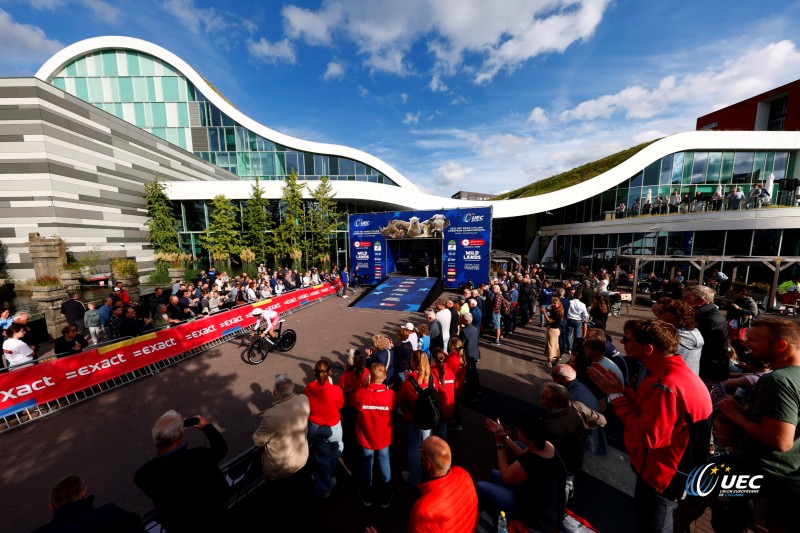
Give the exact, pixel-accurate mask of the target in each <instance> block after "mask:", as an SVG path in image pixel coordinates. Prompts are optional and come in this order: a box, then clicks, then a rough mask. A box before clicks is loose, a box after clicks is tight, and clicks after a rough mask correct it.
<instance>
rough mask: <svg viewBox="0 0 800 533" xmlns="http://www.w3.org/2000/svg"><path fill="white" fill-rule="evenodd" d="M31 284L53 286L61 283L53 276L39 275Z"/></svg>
mask: <svg viewBox="0 0 800 533" xmlns="http://www.w3.org/2000/svg"><path fill="white" fill-rule="evenodd" d="M33 285H34V287H54V286H57V285H61V280H60V279H58V278H57V277H55V276H39V277H38V278H36V281H34V282H33Z"/></svg>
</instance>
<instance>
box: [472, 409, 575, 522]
mask: <svg viewBox="0 0 800 533" xmlns="http://www.w3.org/2000/svg"><path fill="white" fill-rule="evenodd" d="M486 428H487V429H488V430H489V431H491V432H492V434H493V435H494V439H495V442H496V444H497V465H498V468H497V470H493V471H492V476H491V481H490V482H487V481H479V482H478V485H477V492H478V496H479V498H480V500H481V501H482V502H483V501H485V502H486V503H487V504H488V505H489V506H490V507H491V508H492V510H493V511H494V514H495V515H496V514H497V512H499V511H501V510H502V511H505V512H506V515H507V516H508V517H510V518H515V519H517V520H519V521H520V522H522V524H524V525H525V527H526V528H529V529H530V530H533V531H558V530H559V529H560V526H561V521H562V519H563V517H564V513H565V508H566V483H567V474H566V471H565V470H564V463H563V462H562V460H561V457H560V455H559V452H558V448H557V447H556V446H554V445H553V443H551V442H550V441H549V440H548V439H547V430H546V429H545V424H544V423H543V421H542V420H541V419H539V418H537V417H534V416H531V415H526V414H520V415H519V418H518V420H517V437H518V438H519V440H520V441H521V442H522V446H519V445H518V444H517V443H516V442H514V441H513V440H511V438H510V437H509V436H508V432H507V431H506V430H505V429H504V428H503V426H502V425H501V424H500V423H499V421H497V422H496V421H494V420H489V419H487V420H486ZM513 459H515V460H514V461H513V462H512V460H513Z"/></svg>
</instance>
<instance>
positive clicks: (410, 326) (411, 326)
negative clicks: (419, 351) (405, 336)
mask: <svg viewBox="0 0 800 533" xmlns="http://www.w3.org/2000/svg"><path fill="white" fill-rule="evenodd" d="M403 327H404V328H405V329H407V330H408V331H414V324H412V323H411V322H406V325H405V326H403Z"/></svg>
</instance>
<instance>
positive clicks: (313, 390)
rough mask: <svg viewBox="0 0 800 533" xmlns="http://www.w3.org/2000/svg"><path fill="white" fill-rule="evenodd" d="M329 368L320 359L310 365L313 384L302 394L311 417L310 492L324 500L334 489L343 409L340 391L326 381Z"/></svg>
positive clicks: (309, 424) (309, 441)
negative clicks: (311, 487)
mask: <svg viewBox="0 0 800 533" xmlns="http://www.w3.org/2000/svg"><path fill="white" fill-rule="evenodd" d="M330 372H331V368H330V365H329V364H328V362H327V361H325V360H324V359H320V360H319V361H317V364H316V365H314V378H315V379H314V381H312V382H311V383H309V384H308V385H306V388H305V390H304V391H303V392H304V393H305V395H306V396H308V403H309V407H310V409H311V414H310V415H309V416H308V443H309V447H310V452H311V457H312V458H313V460H314V492H316V493H317V494H319V495H320V496H322V497H323V498H328V496H330V494H331V489H333V486H334V485H336V478H335V477H333V471H334V470H335V469H336V463H337V462H338V461H339V457H340V456H341V455H342V450H343V449H344V443H343V442H342V420H341V418H342V417H341V414H340V413H339V410H340V409H341V408H342V407H343V406H344V394H343V393H342V389H341V387H338V386H336V385H334V384H333V383H332V382H331V380H330Z"/></svg>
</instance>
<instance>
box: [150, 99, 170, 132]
mask: <svg viewBox="0 0 800 533" xmlns="http://www.w3.org/2000/svg"><path fill="white" fill-rule="evenodd" d="M150 106H151V111H152V113H153V123H152V125H153V126H155V127H165V126H166V125H167V106H166V104H164V103H163V102H153V103H152V104H150Z"/></svg>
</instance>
